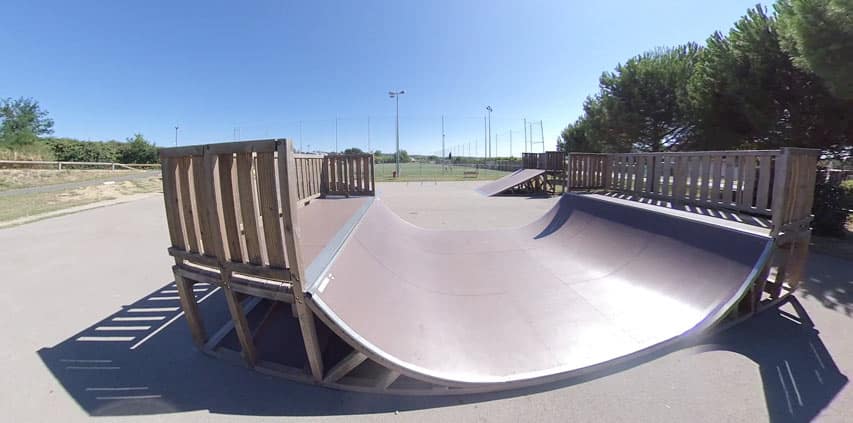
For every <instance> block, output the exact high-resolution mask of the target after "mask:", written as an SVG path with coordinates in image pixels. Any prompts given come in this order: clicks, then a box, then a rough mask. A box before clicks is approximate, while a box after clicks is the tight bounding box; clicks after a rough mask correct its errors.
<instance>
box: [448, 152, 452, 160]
mask: <svg viewBox="0 0 853 423" xmlns="http://www.w3.org/2000/svg"><path fill="white" fill-rule="evenodd" d="M447 160H453V152H450V153H447Z"/></svg>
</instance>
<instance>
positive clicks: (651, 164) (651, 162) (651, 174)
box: [646, 154, 658, 195]
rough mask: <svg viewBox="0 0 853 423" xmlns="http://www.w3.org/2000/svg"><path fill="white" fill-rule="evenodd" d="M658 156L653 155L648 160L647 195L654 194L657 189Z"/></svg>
mask: <svg viewBox="0 0 853 423" xmlns="http://www.w3.org/2000/svg"><path fill="white" fill-rule="evenodd" d="M657 157H658V156H657V154H652V155H650V156H649V157H648V158H647V159H646V193H648V194H650V195H651V194H654V193H655V187H656V186H657V184H655V166H656V164H657V161H658V159H657Z"/></svg>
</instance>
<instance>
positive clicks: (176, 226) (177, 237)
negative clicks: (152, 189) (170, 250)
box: [160, 157, 186, 250]
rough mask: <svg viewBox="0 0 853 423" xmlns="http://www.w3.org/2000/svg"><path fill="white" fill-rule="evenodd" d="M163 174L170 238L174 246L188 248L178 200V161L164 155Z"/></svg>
mask: <svg viewBox="0 0 853 423" xmlns="http://www.w3.org/2000/svg"><path fill="white" fill-rule="evenodd" d="M160 169H161V172H162V174H163V201H164V202H165V204H166V223H167V224H168V225H169V240H170V241H171V242H172V247H175V248H179V249H181V250H186V244H185V243H184V234H183V228H182V223H181V215H180V204H179V202H178V184H177V179H176V176H177V171H178V161H177V160H176V159H174V158H169V157H164V158H163V159H162V160H161V163H160Z"/></svg>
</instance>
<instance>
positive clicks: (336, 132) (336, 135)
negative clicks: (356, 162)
mask: <svg viewBox="0 0 853 423" xmlns="http://www.w3.org/2000/svg"><path fill="white" fill-rule="evenodd" d="M337 152H338V117H337V116H335V153H337Z"/></svg>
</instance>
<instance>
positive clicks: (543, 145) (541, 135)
mask: <svg viewBox="0 0 853 423" xmlns="http://www.w3.org/2000/svg"><path fill="white" fill-rule="evenodd" d="M539 136H540V137H541V139H542V152H543V153H544V152H545V128H543V127H542V121H541V120H540V121H539Z"/></svg>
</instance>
